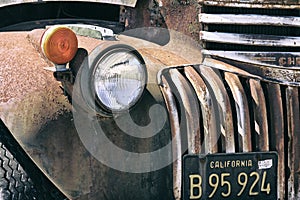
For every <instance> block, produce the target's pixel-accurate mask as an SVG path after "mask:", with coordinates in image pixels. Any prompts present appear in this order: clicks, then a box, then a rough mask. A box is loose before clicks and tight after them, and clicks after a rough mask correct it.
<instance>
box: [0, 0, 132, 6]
mask: <svg viewBox="0 0 300 200" xmlns="http://www.w3.org/2000/svg"><path fill="white" fill-rule="evenodd" d="M51 1H52V2H55V1H58V0H2V1H1V2H0V7H3V6H8V5H14V4H21V3H37V2H51ZM60 1H71V0H60ZM77 1H81V2H95V3H109V4H117V5H124V6H130V7H134V6H135V4H136V2H137V0H77Z"/></svg>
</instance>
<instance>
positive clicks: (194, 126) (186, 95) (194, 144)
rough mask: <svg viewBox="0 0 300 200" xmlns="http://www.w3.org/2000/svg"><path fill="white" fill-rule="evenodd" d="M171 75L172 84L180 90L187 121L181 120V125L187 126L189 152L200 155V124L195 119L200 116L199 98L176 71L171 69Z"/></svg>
mask: <svg viewBox="0 0 300 200" xmlns="http://www.w3.org/2000/svg"><path fill="white" fill-rule="evenodd" d="M169 73H170V77H171V79H172V82H173V83H174V85H175V87H176V89H177V90H178V94H179V95H180V98H181V100H182V106H183V108H184V116H185V118H186V119H181V124H186V135H187V139H188V152H189V153H190V154H196V153H199V152H200V149H201V144H200V141H201V138H200V122H199V118H198V117H194V116H200V112H199V104H198V101H197V98H196V97H195V95H194V92H192V88H191V86H190V85H189V84H188V82H187V81H186V80H185V79H184V77H183V76H182V75H181V74H180V73H179V72H178V71H177V70H176V69H171V70H170V71H169Z"/></svg>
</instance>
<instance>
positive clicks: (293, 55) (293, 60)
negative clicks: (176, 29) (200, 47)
mask: <svg viewBox="0 0 300 200" xmlns="http://www.w3.org/2000/svg"><path fill="white" fill-rule="evenodd" d="M204 53H205V54H207V55H212V56H216V57H221V58H226V59H230V60H236V61H241V62H247V63H253V64H260V65H268V66H272V67H276V68H281V67H282V69H285V68H293V69H299V68H300V53H299V52H257V51H256V52H251V51H250V52H249V51H247V52H245V51H244V52H243V51H204Z"/></svg>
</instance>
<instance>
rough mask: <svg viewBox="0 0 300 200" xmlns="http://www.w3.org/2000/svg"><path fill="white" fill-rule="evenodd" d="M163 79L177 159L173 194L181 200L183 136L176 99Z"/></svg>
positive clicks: (163, 92)
mask: <svg viewBox="0 0 300 200" xmlns="http://www.w3.org/2000/svg"><path fill="white" fill-rule="evenodd" d="M161 78H162V85H161V86H160V88H161V91H162V94H163V96H164V99H165V102H166V106H167V110H168V112H169V120H170V124H171V133H172V155H173V158H177V159H176V160H175V161H174V162H173V193H174V197H175V199H180V198H181V184H182V177H181V174H182V167H181V155H182V154H183V152H182V150H181V149H182V147H181V143H182V142H181V136H180V127H179V116H178V110H177V106H176V102H175V98H174V96H173V94H172V91H171V88H170V85H169V83H168V81H167V80H166V78H165V77H164V76H162V77H161Z"/></svg>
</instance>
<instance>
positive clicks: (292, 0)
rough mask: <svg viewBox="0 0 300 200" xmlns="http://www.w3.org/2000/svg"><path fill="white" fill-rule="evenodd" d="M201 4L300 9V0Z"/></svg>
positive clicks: (203, 0)
mask: <svg viewBox="0 0 300 200" xmlns="http://www.w3.org/2000/svg"><path fill="white" fill-rule="evenodd" d="M199 3H201V4H205V5H212V6H228V7H244V8H270V9H271V8H284V9H295V8H299V7H300V5H299V4H300V3H299V0H283V1H277V0H268V1H260V0H254V1H253V0H233V1H232V0H220V1H212V0H199Z"/></svg>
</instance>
